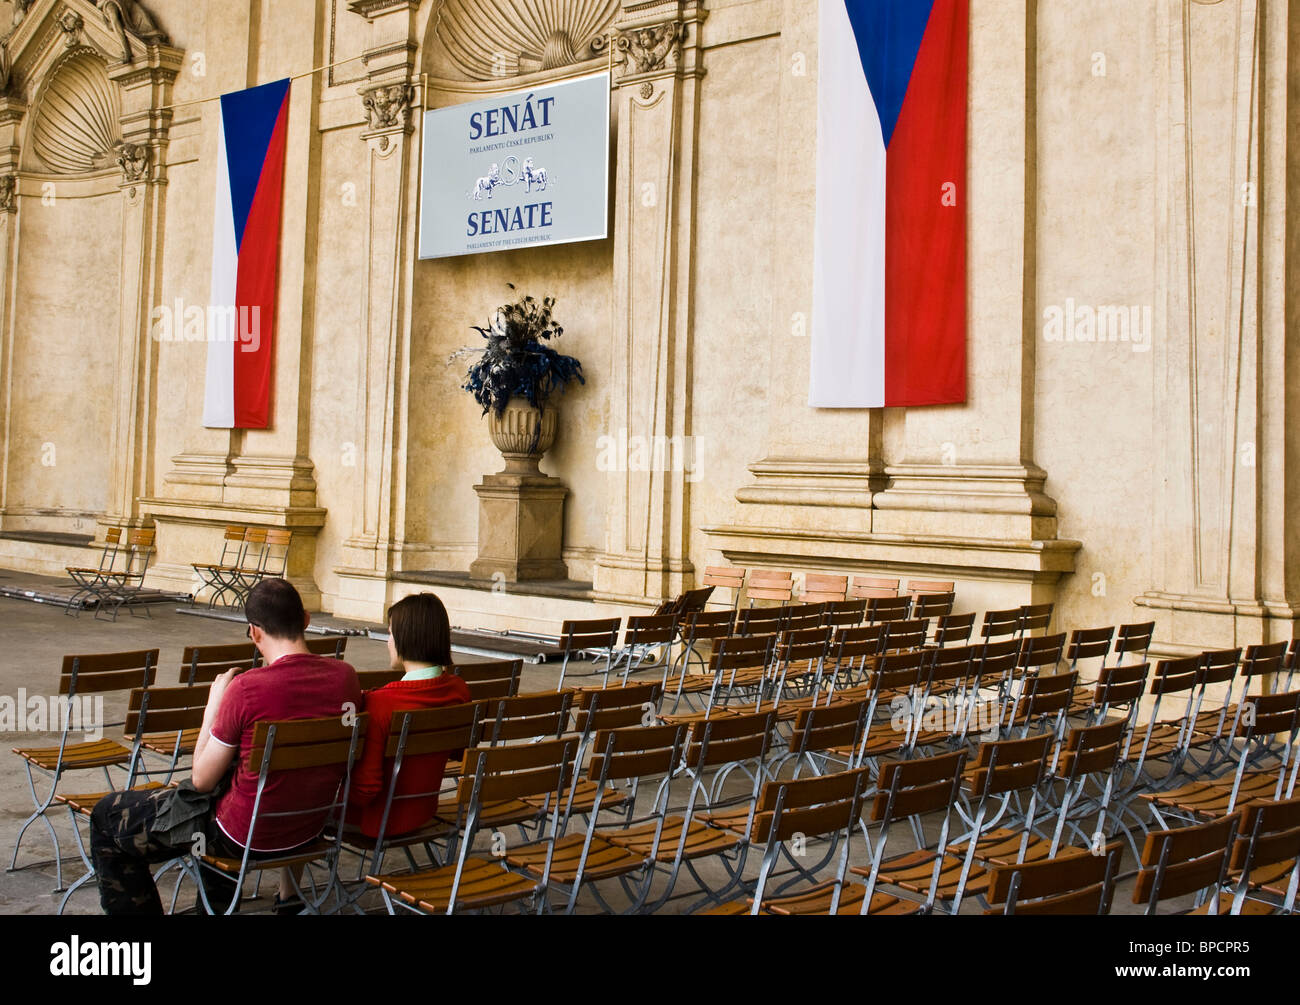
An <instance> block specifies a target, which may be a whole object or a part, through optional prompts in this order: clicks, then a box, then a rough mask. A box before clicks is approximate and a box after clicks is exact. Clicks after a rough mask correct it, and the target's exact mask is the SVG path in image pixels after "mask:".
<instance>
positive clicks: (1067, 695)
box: [1011, 670, 1079, 728]
mask: <svg viewBox="0 0 1300 1005" xmlns="http://www.w3.org/2000/svg"><path fill="white" fill-rule="evenodd" d="M1078 682H1079V675H1078V673H1076V672H1075V671H1073V670H1068V671H1066V672H1065V673H1058V674H1038V675H1036V676H1034V677H1030V678H1028V679H1027V680H1026V681H1025V686H1024V688H1023V689H1022V690H1021V691H1020V694H1019V695H1017V696H1016V698H1015V703H1014V706H1013V707H1014V712H1013V713H1012V716H1011V722H1013V723H1014V722H1018V721H1021V720H1023V722H1024V725H1025V727H1026V728H1028V727H1029V726H1030V724H1031V723H1032V722H1033V721H1034V720H1041V719H1044V718H1047V717H1049V716H1055V717H1056V720H1057V725H1058V727H1059V726H1060V725H1061V724H1062V723H1064V720H1065V713H1066V712H1067V711H1068V710H1069V708H1070V701H1071V699H1073V697H1074V686H1075V685H1076V684H1077V683H1078Z"/></svg>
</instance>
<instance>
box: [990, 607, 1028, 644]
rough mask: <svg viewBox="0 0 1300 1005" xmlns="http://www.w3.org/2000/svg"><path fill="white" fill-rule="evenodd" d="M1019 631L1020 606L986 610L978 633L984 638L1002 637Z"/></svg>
mask: <svg viewBox="0 0 1300 1005" xmlns="http://www.w3.org/2000/svg"><path fill="white" fill-rule="evenodd" d="M1018 631H1020V608H1019V607H1013V608H1011V609H1009V610H1005V611H986V612H985V613H984V624H983V625H982V626H981V627H980V635H981V636H982V637H983V638H986V639H1004V638H1006V637H1007V636H1009V635H1015V634H1016V633H1017V632H1018Z"/></svg>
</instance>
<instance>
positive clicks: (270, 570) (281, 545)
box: [260, 527, 293, 579]
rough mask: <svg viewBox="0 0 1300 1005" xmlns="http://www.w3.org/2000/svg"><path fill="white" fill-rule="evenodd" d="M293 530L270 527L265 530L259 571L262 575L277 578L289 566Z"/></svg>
mask: <svg viewBox="0 0 1300 1005" xmlns="http://www.w3.org/2000/svg"><path fill="white" fill-rule="evenodd" d="M292 542H293V531H291V530H284V529H282V528H279V527H272V528H271V529H269V530H268V531H267V532H266V547H265V548H263V549H262V561H261V566H260V568H261V571H262V574H263V575H264V576H267V577H268V578H271V579H277V578H279V577H281V576H283V575H284V573H285V570H286V569H288V567H289V545H290V544H291V543H292Z"/></svg>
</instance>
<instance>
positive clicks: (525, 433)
mask: <svg viewBox="0 0 1300 1005" xmlns="http://www.w3.org/2000/svg"><path fill="white" fill-rule="evenodd" d="M487 418H488V431H489V433H490V434H491V436H492V442H493V443H494V444H495V445H496V448H497V449H498V450H500V451H501V456H502V457H504V458H505V461H506V466H505V468H504V469H503V470H501V471H498V472H497V473H496V474H494V475H484V477H483V481H482V482H481V483H480V484H478V485H475V486H474V491H475V492H476V493H477V494H478V500H479V506H478V558H477V559H475V560H474V562H472V563H471V564H470V567H469V574H470V576H471V577H472V578H473V579H480V580H491V581H493V582H499V581H501V580H504V581H505V582H508V583H516V582H520V581H522V580H529V579H534V580H536V579H543V580H562V579H566V578H567V577H568V572H567V570H566V568H565V565H564V559H563V556H562V553H563V542H564V497H565V496H566V495H568V494H569V490H568V489H567V488H565V486H564V483H563V482H562V481H560V479H558V478H555V477H552V476H551V475H545V474H542V472H541V470H540V469H539V468H538V466H537V462H538V461H540V460H541V459H542V455H543V454H544V453H546V451H547V450H549V449H550V448H551V446H552V444H554V443H555V432H556V427H557V425H558V418H559V415H558V409H556V407H555V406H554V405H547V406H545V407H544V408H542V409H541V411H540V412H539V411H538V410H537V409H536V408H533V406H532V405H530V404H528V399H527V398H511V399H510V403H509V404H508V405H506V409H505V411H504V412H503V413H502V414H500V415H497V413H496V412H495V411H489V412H488V415H487ZM539 424H540V427H541V428H540V431H539V428H538V426H539Z"/></svg>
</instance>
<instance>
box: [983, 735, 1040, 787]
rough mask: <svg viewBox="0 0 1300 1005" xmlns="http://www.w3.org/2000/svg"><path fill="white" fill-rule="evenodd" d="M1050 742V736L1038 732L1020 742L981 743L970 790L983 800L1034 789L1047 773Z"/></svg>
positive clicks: (998, 741) (996, 741) (994, 741)
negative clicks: (987, 797) (988, 797)
mask: <svg viewBox="0 0 1300 1005" xmlns="http://www.w3.org/2000/svg"><path fill="white" fill-rule="evenodd" d="M1051 740H1052V735H1051V734H1050V733H1041V734H1039V735H1037V736H1028V737H1025V738H1024V739H1021V740H993V741H991V742H987V743H981V744H980V747H979V753H978V754H977V755H976V758H975V772H974V776H973V778H972V780H971V790H972V791H973V792H974V793H975V794H976V795H977V796H980V797H981V798H984V797H986V796H999V795H1002V794H1003V793H1006V792H1020V791H1023V790H1025V789H1037V788H1038V786H1040V785H1041V784H1042V781H1043V777H1044V775H1045V774H1046V772H1047V758H1048V754H1049V752H1050V751H1051Z"/></svg>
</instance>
